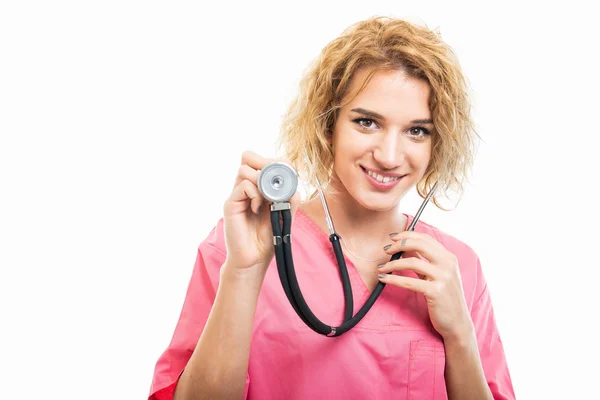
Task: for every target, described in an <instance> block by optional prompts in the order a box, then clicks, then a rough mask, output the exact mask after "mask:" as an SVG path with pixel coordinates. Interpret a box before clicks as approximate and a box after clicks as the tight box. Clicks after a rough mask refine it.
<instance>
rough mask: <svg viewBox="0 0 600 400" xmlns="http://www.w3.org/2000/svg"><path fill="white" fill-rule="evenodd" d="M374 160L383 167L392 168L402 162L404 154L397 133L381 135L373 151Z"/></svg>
mask: <svg viewBox="0 0 600 400" xmlns="http://www.w3.org/2000/svg"><path fill="white" fill-rule="evenodd" d="M373 157H374V158H375V161H377V163H379V165H381V167H382V168H384V169H389V170H391V169H394V168H396V167H398V166H399V165H401V164H402V163H403V160H404V157H405V154H404V149H403V148H402V144H401V140H400V138H399V135H398V134H395V133H392V132H389V133H386V134H385V135H382V136H381V137H380V139H379V142H378V143H377V145H376V146H375V150H374V151H373Z"/></svg>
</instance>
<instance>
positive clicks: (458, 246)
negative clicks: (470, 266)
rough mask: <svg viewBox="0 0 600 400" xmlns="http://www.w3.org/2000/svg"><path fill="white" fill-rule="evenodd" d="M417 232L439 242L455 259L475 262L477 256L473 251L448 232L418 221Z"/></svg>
mask: <svg viewBox="0 0 600 400" xmlns="http://www.w3.org/2000/svg"><path fill="white" fill-rule="evenodd" d="M415 230H416V231H418V232H423V233H426V234H428V235H430V236H432V237H433V238H434V239H435V240H437V241H438V242H440V243H441V244H442V245H443V246H444V247H445V248H446V249H447V250H448V251H450V252H452V253H453V254H454V255H456V257H457V258H460V259H463V260H465V261H469V260H471V261H475V260H476V259H477V258H478V256H477V253H476V252H475V250H473V248H472V247H471V246H469V245H468V244H467V243H465V242H464V241H462V240H460V239H459V238H457V237H455V236H453V235H451V234H450V233H448V232H445V231H443V230H441V229H440V228H438V227H435V226H433V225H430V224H428V223H427V222H423V221H419V222H418V223H417V229H415Z"/></svg>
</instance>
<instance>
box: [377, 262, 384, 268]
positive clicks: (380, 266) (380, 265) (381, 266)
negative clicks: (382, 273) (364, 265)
mask: <svg viewBox="0 0 600 400" xmlns="http://www.w3.org/2000/svg"><path fill="white" fill-rule="evenodd" d="M383 267H385V263H383V264H379V265H378V266H377V268H383Z"/></svg>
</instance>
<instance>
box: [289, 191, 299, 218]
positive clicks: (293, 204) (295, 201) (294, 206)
mask: <svg viewBox="0 0 600 400" xmlns="http://www.w3.org/2000/svg"><path fill="white" fill-rule="evenodd" d="M299 206H300V193H298V191H296V193H294V195H293V196H292V197H291V198H290V208H291V210H290V211H291V213H292V219H293V218H294V216H295V215H296V211H297V210H298V207H299Z"/></svg>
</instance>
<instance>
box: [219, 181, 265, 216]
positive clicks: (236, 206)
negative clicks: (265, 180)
mask: <svg viewBox="0 0 600 400" xmlns="http://www.w3.org/2000/svg"><path fill="white" fill-rule="evenodd" d="M248 200H250V201H248ZM262 202H263V197H262V196H261V195H260V193H259V191H258V188H257V187H256V185H255V184H253V183H252V182H250V181H249V180H243V181H242V182H240V184H239V185H237V186H236V187H235V188H234V189H233V192H231V196H230V197H229V201H227V202H226V203H225V208H226V209H225V212H228V211H229V212H233V213H235V212H242V211H245V210H247V209H248V204H250V208H251V209H252V211H253V212H255V213H257V214H258V211H259V207H260V206H261V204H262Z"/></svg>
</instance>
